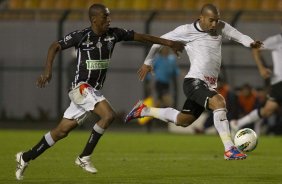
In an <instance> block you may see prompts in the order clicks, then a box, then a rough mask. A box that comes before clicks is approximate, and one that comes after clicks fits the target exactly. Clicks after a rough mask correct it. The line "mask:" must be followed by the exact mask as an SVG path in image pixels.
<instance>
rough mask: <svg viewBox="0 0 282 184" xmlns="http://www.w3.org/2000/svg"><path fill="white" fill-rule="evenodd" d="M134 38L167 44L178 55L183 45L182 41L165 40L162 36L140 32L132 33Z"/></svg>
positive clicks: (140, 40) (146, 41)
mask: <svg viewBox="0 0 282 184" xmlns="http://www.w3.org/2000/svg"><path fill="white" fill-rule="evenodd" d="M134 40H135V41H139V42H145V43H153V44H161V45H165V46H168V47H170V48H171V49H172V50H173V51H174V52H175V54H176V55H177V56H179V54H178V52H182V51H183V49H184V46H185V44H184V43H182V42H179V41H172V40H167V39H164V38H159V37H155V36H151V35H148V34H140V33H135V34H134Z"/></svg>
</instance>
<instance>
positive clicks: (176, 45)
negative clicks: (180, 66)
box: [170, 41, 185, 58]
mask: <svg viewBox="0 0 282 184" xmlns="http://www.w3.org/2000/svg"><path fill="white" fill-rule="evenodd" d="M184 47H185V44H184V43H182V42H179V41H171V45H170V48H171V49H172V50H173V52H174V53H175V55H176V56H177V57H178V58H179V52H182V51H183V49H184Z"/></svg>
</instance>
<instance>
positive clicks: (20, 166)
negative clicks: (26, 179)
mask: <svg viewBox="0 0 282 184" xmlns="http://www.w3.org/2000/svg"><path fill="white" fill-rule="evenodd" d="M22 155H23V152H19V153H17V154H16V161H17V168H16V178H17V180H22V179H23V174H24V170H25V169H26V168H27V166H28V162H25V161H24V160H23V159H22Z"/></svg>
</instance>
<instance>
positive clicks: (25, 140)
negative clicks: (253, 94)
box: [0, 130, 282, 184]
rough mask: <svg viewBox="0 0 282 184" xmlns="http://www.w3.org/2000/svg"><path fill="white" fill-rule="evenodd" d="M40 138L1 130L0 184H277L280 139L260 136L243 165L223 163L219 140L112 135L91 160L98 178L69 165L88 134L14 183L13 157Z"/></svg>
mask: <svg viewBox="0 0 282 184" xmlns="http://www.w3.org/2000/svg"><path fill="white" fill-rule="evenodd" d="M45 132H46V131H35V130H33V131H27V130H26V131H19V130H0V142H1V148H0V155H1V156H0V163H1V166H0V183H3V184H13V183H23V184H24V183H31V184H37V183H46V184H57V183H58V184H76V183H77V184H84V183H89V184H90V183H91V184H94V183H95V184H103V183H107V184H108V183H111V184H115V183H119V184H128V183H134V184H139V183H145V184H147V183H148V184H166V183H171V184H186V183H187V184H189V183H193V184H194V183H195V184H211V183H215V184H221V183H222V184H223V183H224V184H225V183H228V184H232V183H234V184H241V183H246V184H251V183H254V184H260V183H261V184H268V183H269V184H276V183H282V137H265V136H262V137H260V138H259V144H258V147H257V148H256V150H254V151H253V152H251V153H249V154H248V155H249V157H248V158H247V159H246V160H238V161H226V160H224V159H223V146H222V143H221V141H220V139H219V137H218V136H205V135H176V134H169V133H151V134H147V133H140V132H113V131H108V132H106V133H105V135H104V136H103V137H102V139H101V140H100V142H99V144H98V146H97V148H96V150H95V152H94V154H93V157H92V161H93V163H94V165H95V166H96V168H97V169H98V173H97V174H94V175H93V174H88V173H86V172H84V171H82V170H81V169H80V168H78V167H77V166H75V165H74V160H75V158H76V156H77V155H78V154H79V153H80V152H81V151H82V148H83V147H84V145H85V143H86V140H87V139H88V136H89V132H84V131H73V132H71V133H70V135H69V136H68V137H67V138H65V139H64V140H62V141H60V142H58V143H57V144H56V145H55V146H54V147H52V148H51V149H49V150H47V151H46V152H45V153H44V154H43V155H41V156H40V157H39V158H37V159H36V160H34V161H32V162H31V163H30V165H29V167H28V168H27V170H26V172H25V178H24V180H23V181H20V182H19V181H16V179H15V175H14V171H15V166H16V163H15V153H16V152H18V151H21V150H27V149H29V148H31V146H33V145H34V144H35V143H37V141H38V140H39V139H41V137H42V135H43V134H44V133H45Z"/></svg>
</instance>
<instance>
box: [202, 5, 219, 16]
mask: <svg viewBox="0 0 282 184" xmlns="http://www.w3.org/2000/svg"><path fill="white" fill-rule="evenodd" d="M208 10H209V11H212V12H213V13H214V14H218V13H219V11H218V9H217V7H216V6H215V5H213V4H205V5H203V7H202V9H201V14H204V13H205V12H206V11H208Z"/></svg>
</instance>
